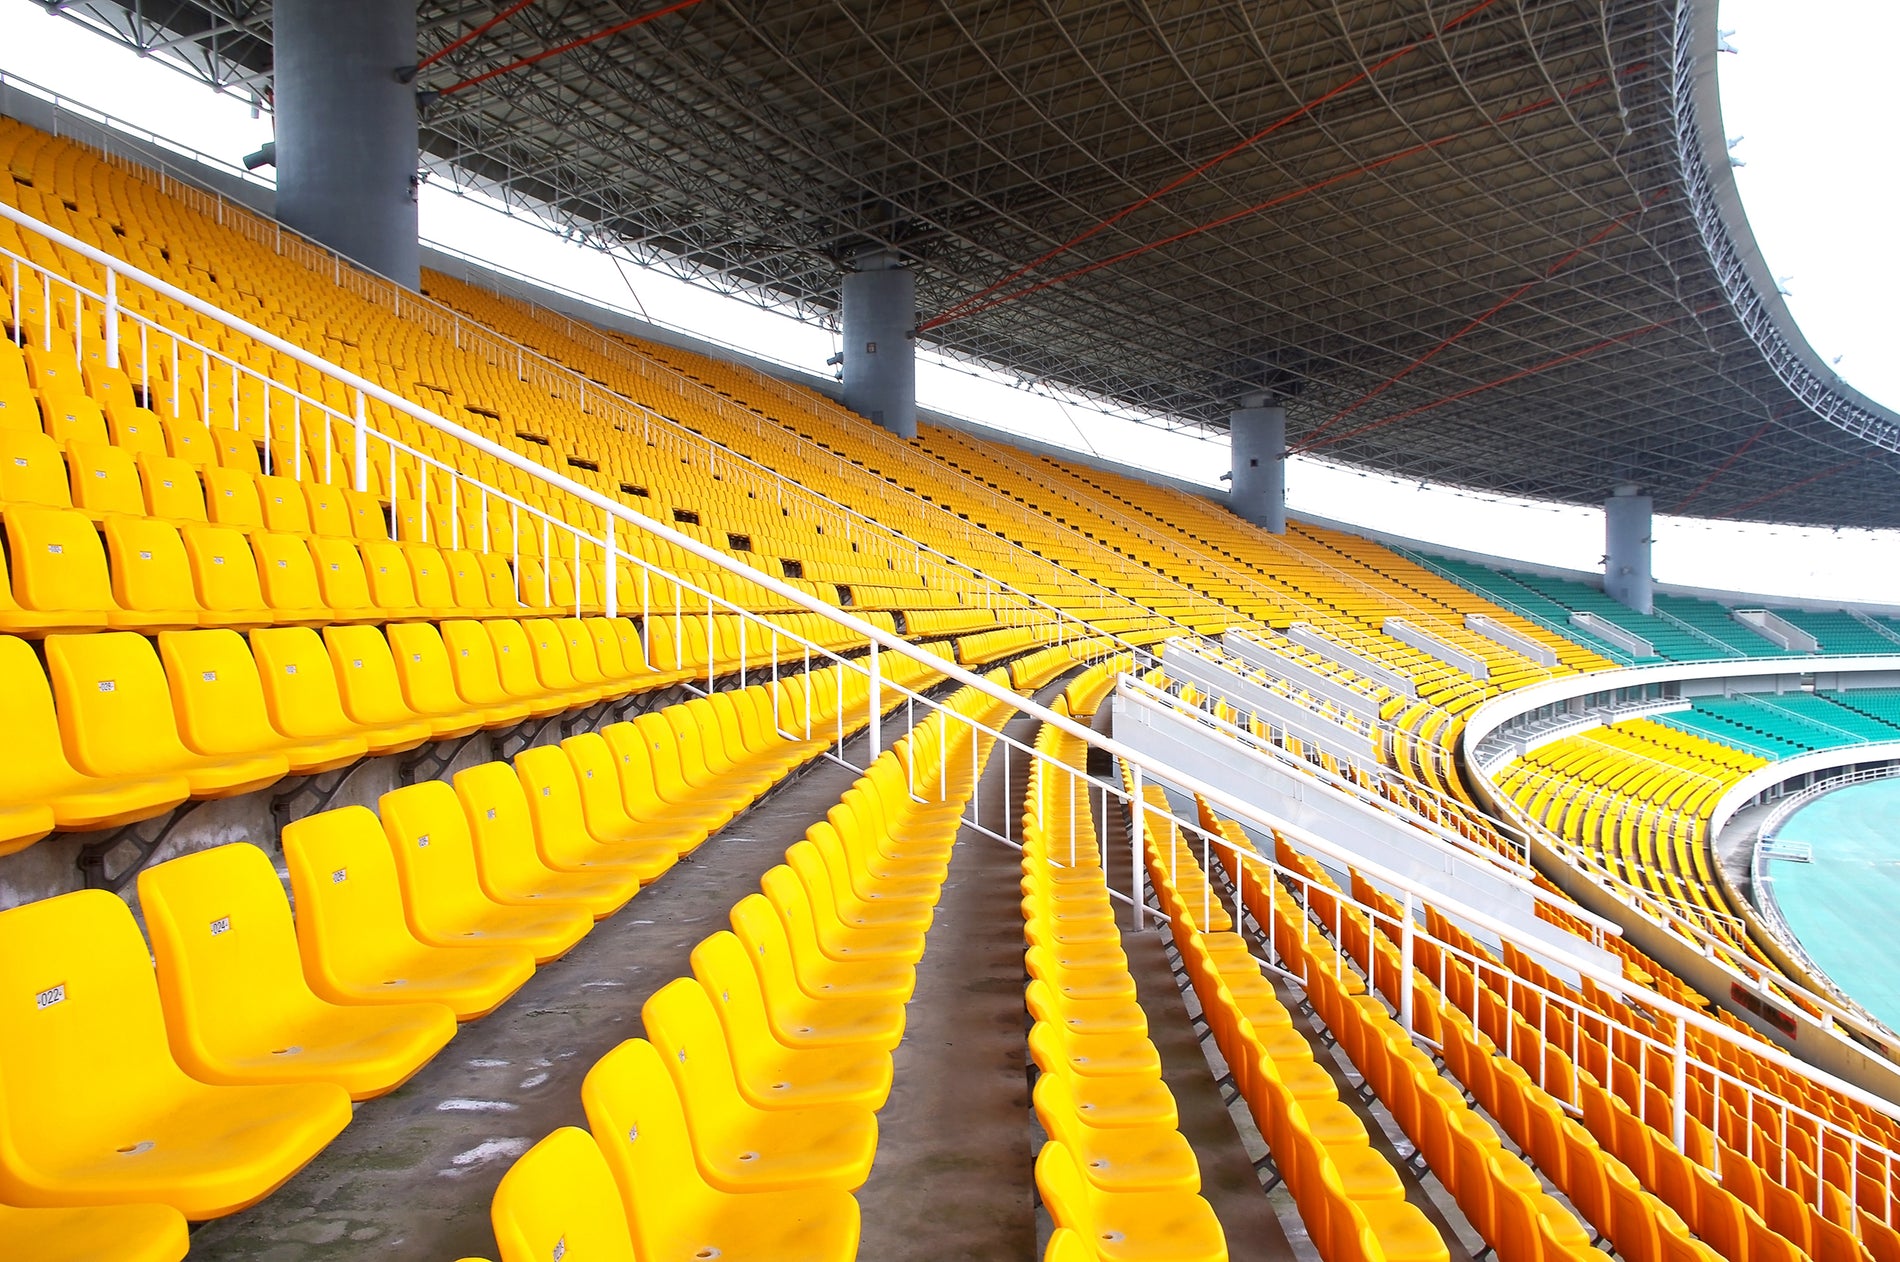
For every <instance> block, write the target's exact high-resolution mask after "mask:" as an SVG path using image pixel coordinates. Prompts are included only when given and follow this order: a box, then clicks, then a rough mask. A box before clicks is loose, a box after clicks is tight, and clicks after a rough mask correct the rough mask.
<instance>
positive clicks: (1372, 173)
mask: <svg viewBox="0 0 1900 1262" xmlns="http://www.w3.org/2000/svg"><path fill="white" fill-rule="evenodd" d="M504 7H506V6H505V5H504V4H503V3H502V2H501V0H421V4H420V25H421V36H420V45H421V52H422V55H424V56H426V55H428V54H429V53H431V52H434V51H436V50H438V49H441V48H442V47H443V46H445V45H446V44H448V43H449V42H450V41H451V40H453V39H455V38H457V37H458V36H461V35H463V34H466V33H467V32H468V31H470V30H471V29H473V28H474V27H475V26H477V25H479V24H481V23H482V22H485V21H487V20H488V19H489V18H491V17H493V16H495V14H496V13H498V12H499V11H500V10H501V9H503V8H504ZM658 7H661V6H660V4H659V0H541V2H540V3H536V4H531V5H529V6H528V7H527V8H526V9H524V10H523V11H522V12H520V13H519V14H518V15H516V16H514V17H512V18H511V19H510V20H508V21H507V22H505V23H502V24H500V25H498V26H497V27H495V29H493V30H491V31H489V32H487V33H486V34H484V35H482V36H481V37H480V38H478V39H475V40H473V41H471V42H469V43H468V44H467V45H465V46H464V47H462V48H460V49H458V50H456V51H454V52H452V53H450V54H449V55H448V56H446V57H445V58H443V59H442V60H440V61H438V62H437V63H435V64H434V65H432V66H430V67H429V68H427V69H426V70H425V71H424V72H423V74H422V76H421V78H420V80H419V86H421V87H424V88H434V89H441V88H445V87H448V86H450V85H451V84H455V83H457V82H458V81H460V80H462V79H464V78H466V77H469V76H472V75H476V74H480V73H482V72H484V71H487V70H491V69H494V68H496V67H499V66H503V65H506V64H508V63H509V62H512V61H514V60H516V59H518V58H521V57H525V56H528V55H530V54H532V53H536V52H539V51H541V50H544V49H547V48H550V47H553V46H554V45H557V44H560V43H563V42H566V41H568V40H572V39H576V38H578V37H581V36H584V35H588V34H592V33H594V32H595V31H598V30H600V29H602V28H604V27H607V26H610V25H613V24H615V23H617V22H622V21H625V20H626V19H628V18H629V17H633V16H637V15H639V14H640V13H643V12H646V11H649V10H652V9H655V8H658ZM1701 7H1702V8H1703V9H1708V8H1712V4H1707V5H1703V6H1701ZM67 12H68V13H69V14H70V15H72V16H76V17H80V18H81V20H85V21H88V22H90V23H92V24H94V25H99V24H102V23H103V24H108V25H110V26H112V27H113V28H114V29H115V30H116V32H118V33H119V34H120V36H121V37H122V38H127V39H129V40H130V41H131V42H135V43H140V44H142V45H145V46H148V47H150V46H153V45H155V44H157V43H159V42H160V41H163V40H168V39H169V40H173V41H174V43H173V44H172V45H171V46H170V48H169V49H168V50H167V54H168V55H169V56H171V57H172V58H173V59H174V60H184V61H186V62H188V63H190V64H191V65H193V66H194V67H195V68H196V69H197V70H198V72H199V73H201V74H203V75H205V76H206V77H210V78H214V79H220V80H222V81H224V82H226V83H232V82H242V81H248V82H249V83H250V84H251V85H252V86H254V87H256V88H258V89H259V90H260V91H261V90H267V84H268V77H267V76H268V68H269V57H270V48H269V38H270V24H269V13H270V5H269V4H268V3H267V2H264V0H254V2H242V0H93V2H92V3H87V4H76V5H70V6H68V9H67ZM1711 22H1712V16H1711V14H1710V13H1708V12H1706V11H1703V12H1699V13H1698V12H1697V11H1696V8H1695V6H1692V5H1691V4H1689V3H1686V2H1685V3H1678V0H1595V2H1591V0H1490V2H1489V3H1484V2H1483V0H1445V2H1433V0H1251V2H1246V3H1209V2H1207V0H1041V2H1039V3H1024V2H1023V0H797V2H796V3H793V2H790V0H705V2H703V3H699V4H696V5H693V6H691V7H689V8H686V9H684V10H682V11H680V12H677V13H672V14H669V15H667V16H664V17H661V18H659V19H657V20H655V21H652V22H649V23H646V24H644V25H641V26H638V27H635V28H633V29H631V30H627V31H624V32H622V33H620V34H618V35H615V36H612V37H611V38H607V39H603V40H600V41H598V42H596V43H592V44H589V45H587V46H585V47H579V48H575V49H573V50H572V51H569V52H566V53H563V54H561V55H558V56H554V57H551V58H548V59H546V60H544V61H541V62H538V63H537V64H535V65H532V66H529V67H525V68H521V69H516V70H513V71H510V72H508V73H505V74H501V75H498V76H496V77H494V78H491V79H488V80H487V81H485V82H483V83H480V84H477V85H474V86H470V87H467V88H464V89H461V90H457V91H453V92H451V93H448V94H446V95H444V96H442V97H441V98H440V99H439V100H438V101H436V102H435V103H434V104H433V106H432V107H431V108H430V109H429V111H428V112H427V114H426V115H425V117H424V121H423V147H424V150H425V151H426V153H427V154H428V155H430V157H431V158H432V160H433V161H432V163H431V165H432V166H433V167H434V168H435V169H436V170H437V171H438V172H439V173H445V172H446V173H451V178H455V179H459V180H463V181H466V182H468V183H470V184H472V185H476V186H479V187H482V188H484V189H486V190H488V191H491V192H497V193H500V194H502V195H504V196H508V197H510V198H514V199H518V200H522V201H526V202H530V203H533V204H536V205H538V206H543V207H548V208H552V209H553V210H554V211H555V212H556V213H557V214H559V215H560V216H562V217H565V218H569V219H571V220H572V221H574V222H576V223H577V224H584V225H587V226H588V228H589V229H590V231H591V232H592V233H594V234H595V235H597V236H598V237H599V238H600V239H604V240H608V241H612V242H614V243H616V244H624V245H625V246H626V247H627V248H629V249H630V250H631V251H632V252H633V253H634V254H636V255H637V256H639V257H641V258H642V259H643V260H645V261H649V262H653V263H657V264H659V265H662V266H665V267H667V268H669V269H672V270H674V271H677V272H679V273H681V274H684V275H687V276H690V277H692V278H695V279H698V280H701V281H705V282H708V283H711V284H714V285H716V286H718V287H720V288H722V289H726V290H729V291H734V292H739V293H743V294H744V295H746V296H748V297H750V298H752V299H754V300H756V301H761V302H767V303H770V304H774V305H787V306H790V307H792V308H794V309H796V310H798V311H800V312H802V313H803V314H805V315H807V316H810V317H814V318H820V319H830V318H833V317H834V315H835V307H836V303H837V295H838V286H839V276H840V273H841V270H842V267H843V265H844V263H845V261H846V260H848V259H849V258H850V257H851V256H852V255H853V254H855V253H856V252H857V251H859V250H862V249H864V248H866V247H871V246H885V247H891V248H895V249H898V250H900V251H902V252H903V253H904V254H905V255H906V256H907V257H908V258H909V259H910V260H911V261H912V267H913V269H914V270H915V272H916V275H917V282H918V283H917V293H918V304H919V307H920V312H921V314H922V316H923V317H925V319H926V320H928V319H929V318H930V317H932V316H936V315H939V314H941V313H943V312H945V311H947V310H950V309H952V308H953V307H955V306H957V304H959V303H965V311H966V314H964V315H963V316H962V317H961V318H958V319H955V320H952V321H950V322H948V323H944V324H942V325H938V326H936V327H927V328H926V331H925V332H924V333H923V334H922V337H923V339H924V340H925V341H926V342H927V343H934V344H936V345H938V346H940V347H941V348H942V349H944V350H946V351H949V352H951V353H954V354H959V355H965V356H970V357H974V358H978V359H981V360H984V361H987V362H988V363H990V364H993V365H996V366H999V367H1002V368H1004V369H1006V370H1008V371H1011V372H1014V373H1017V374H1020V375H1021V376H1023V377H1026V378H1030V379H1035V380H1045V379H1046V380H1049V381H1051V382H1055V383H1059V384H1061V385H1064V386H1066V387H1070V388H1074V389H1078V390H1082V391H1086V392H1090V393H1093V394H1096V395H1100V396H1104V397H1107V398H1109V399H1112V400H1115V401H1118V402H1121V403H1124V404H1132V405H1134V406H1137V407H1140V408H1143V409H1147V410H1150V411H1152V412H1153V413H1155V414H1157V415H1159V416H1162V417H1166V418H1170V419H1171V420H1172V421H1174V422H1177V423H1185V424H1197V425H1205V426H1211V427H1215V428H1219V427H1222V426H1224V425H1225V423H1226V416H1227V413H1228V412H1229V410H1230V409H1231V408H1232V407H1234V406H1235V403H1236V401H1237V399H1238V398H1239V397H1240V396H1242V395H1244V394H1246V393H1248V392H1251V391H1258V390H1262V389H1266V390H1271V391H1274V392H1277V393H1279V394H1281V395H1282V396H1283V399H1284V401H1285V403H1286V404H1287V408H1288V432H1289V437H1290V439H1291V441H1292V442H1293V443H1294V445H1295V447H1296V449H1299V450H1305V451H1308V452H1310V453H1311V454H1313V455H1316V456H1321V457H1325V458H1328V459H1334V460H1339V461H1343V462H1347V463H1353V464H1359V465H1365V466H1370V467H1373V468H1377V469H1381V470H1386V471H1389V472H1392V473H1395V474H1398V475H1401V476H1404V477H1408V478H1418V479H1421V480H1428V481H1431V482H1438V483H1452V484H1457V485H1462V486H1468V487H1475V488H1480V489H1484V490H1490V491H1496V492H1502V493H1506V494H1512V495H1522V496H1529V497H1534V498H1545V499H1554V500H1560V501H1568V502H1594V501H1597V500H1600V499H1601V498H1602V497H1603V495H1604V494H1605V493H1606V492H1607V490H1608V489H1609V488H1610V486H1611V485H1612V484H1614V483H1617V482H1623V481H1630V482H1636V483H1639V484H1641V485H1642V486H1643V487H1644V488H1645V489H1646V490H1648V491H1650V492H1651V493H1653V494H1654V496H1655V498H1656V504H1657V508H1658V510H1659V511H1664V512H1683V511H1686V512H1690V513H1693V514H1696V515H1707V516H1732V517H1737V518H1744V519H1760V520H1779V521H1798V522H1808V523H1818V524H1826V525H1855V526H1875V525H1878V526H1894V525H1900V496H1896V495H1895V494H1894V491H1893V489H1892V488H1893V487H1894V485H1895V482H1894V478H1895V475H1896V473H1900V456H1897V455H1896V454H1895V451H1896V449H1900V429H1896V427H1895V418H1894V417H1892V416H1891V415H1890V414H1886V413H1883V412H1880V411H1878V410H1875V409H1872V408H1869V407H1865V406H1862V405H1861V402H1862V401H1858V400H1855V399H1850V398H1848V397H1846V396H1845V394H1844V392H1842V391H1841V390H1839V389H1838V387H1837V383H1833V382H1831V381H1825V380H1822V379H1820V378H1818V377H1817V376H1816V374H1814V373H1813V372H1811V371H1810V366H1811V364H1812V356H1811V354H1805V355H1804V354H1803V353H1797V352H1805V347H1802V346H1799V344H1798V337H1797V335H1793V334H1791V333H1789V332H1788V330H1787V329H1786V327H1785V322H1782V321H1780V320H1778V319H1777V318H1775V316H1773V315H1770V314H1768V312H1767V308H1768V307H1771V306H1772V307H1773V308H1774V309H1775V310H1776V311H1778V310H1779V308H1778V304H1774V303H1770V302H1766V301H1765V300H1764V299H1763V297H1762V295H1760V294H1759V293H1758V292H1757V290H1756V288H1755V287H1754V286H1753V285H1751V284H1750V282H1749V280H1748V276H1747V274H1746V273H1747V269H1746V268H1744V267H1743V266H1742V265H1741V264H1740V263H1739V262H1738V261H1737V259H1738V254H1737V244H1738V243H1737V242H1735V241H1733V240H1732V239H1731V233H1732V232H1733V231H1734V230H1735V220H1736V216H1735V215H1734V214H1733V213H1730V214H1728V215H1727V216H1724V215H1722V214H1720V213H1717V211H1716V206H1717V204H1718V203H1719V201H1720V199H1721V198H1722V197H1723V196H1729V197H1731V198H1732V188H1733V185H1732V181H1729V180H1728V178H1727V173H1726V170H1725V169H1724V170H1720V171H1709V170H1707V169H1705V167H1704V163H1703V160H1702V140H1701V139H1700V136H1699V133H1698V123H1700V125H1701V126H1703V127H1706V128H1708V129H1710V130H1711V131H1715V132H1717V133H1718V134H1719V120H1718V119H1714V118H1702V119H1698V118H1697V113H1698V111H1697V109H1696V108H1695V103H1694V99H1695V98H1697V97H1698V95H1699V94H1700V96H1701V98H1702V99H1704V100H1706V99H1707V96H1708V93H1707V87H1708V83H1707V76H1710V75H1713V73H1714V68H1713V66H1712V65H1710V64H1708V63H1709V62H1710V61H1711V60H1712V58H1711V57H1710V56H1704V55H1702V54H1700V53H1698V52H1696V51H1695V50H1694V49H1693V48H1692V45H1693V43H1694V37H1695V36H1696V34H1697V30H1693V29H1691V28H1692V27H1697V26H1698V24H1701V27H1707V28H1708V29H1709V30H1710V31H1712V27H1709V26H1708V24H1709V23H1711ZM1698 29H1700V28H1698ZM179 36H184V37H186V38H185V39H183V40H182V41H179V40H178V37H179ZM1700 112H1701V113H1704V114H1706V113H1707V112H1708V111H1707V108H1706V106H1705V107H1704V108H1703V109H1702V110H1701V111H1700ZM1276 123H1278V124H1279V125H1278V126H1277V127H1274V129H1273V130H1272V131H1271V132H1270V134H1269V135H1267V136H1266V137H1265V138H1263V139H1260V140H1258V141H1257V142H1256V143H1252V144H1247V143H1244V142H1246V141H1248V140H1249V138H1252V137H1255V136H1256V135H1257V134H1258V133H1260V132H1262V131H1263V130H1264V129H1267V128H1269V127H1270V126H1271V125H1273V124H1276ZM1230 149H1233V150H1235V152H1233V153H1232V155H1231V156H1229V157H1227V158H1226V159H1225V160H1223V161H1220V162H1219V163H1218V164H1216V165H1214V166H1212V167H1211V168H1210V169H1208V170H1206V171H1205V172H1204V173H1202V174H1199V175H1197V176H1194V177H1193V178H1189V179H1186V180H1182V178H1181V177H1183V176H1186V175H1188V173H1189V172H1191V171H1193V170H1194V169H1195V168H1197V167H1199V166H1201V165H1202V164H1204V163H1206V162H1208V160H1209V159H1212V158H1215V157H1216V156H1217V155H1220V154H1222V153H1224V152H1226V151H1228V150H1230ZM1717 151H1718V152H1719V146H1718V147H1717ZM1177 181H1179V183H1178V186H1177V187H1173V188H1172V189H1171V191H1168V192H1166V193H1165V194H1163V195H1162V196H1159V197H1154V198H1152V199H1151V200H1147V201H1145V202H1144V201H1143V199H1146V198H1149V195H1150V194H1152V193H1154V192H1155V191H1156V190H1158V189H1161V188H1163V187H1164V186H1168V185H1171V184H1175V183H1176V182H1177ZM1131 206H1134V207H1135V208H1134V209H1132V210H1129V211H1128V213H1126V214H1125V215H1123V216H1122V217H1120V218H1119V219H1118V220H1116V221H1115V222H1114V223H1112V224H1110V225H1108V226H1106V227H1101V228H1100V230H1099V231H1097V232H1095V233H1094V235H1092V236H1089V237H1088V238H1087V239H1086V240H1083V241H1081V242H1080V243H1078V244H1074V245H1073V246H1072V247H1071V248H1069V249H1068V250H1066V251H1064V252H1062V253H1061V254H1060V255H1059V256H1058V257H1056V258H1053V259H1050V260H1049V261H1048V262H1046V263H1044V264H1043V265H1041V266H1039V267H1036V268H1034V269H1033V270H1031V271H1028V272H1027V273H1024V274H1023V276H1022V278H1021V279H1019V280H1017V281H1015V282H1013V283H1012V284H1010V285H1006V286H1004V287H1003V288H1001V289H997V290H995V291H994V292H991V293H989V294H988V296H987V297H985V298H984V299H983V300H982V301H980V302H977V303H974V304H972V303H968V302H966V300H968V299H970V298H971V297H972V296H973V295H978V294H981V293H983V292H984V291H986V290H988V289H990V287H991V286H993V285H995V284H996V283H997V282H999V281H1002V280H1003V279H1004V278H1005V277H1008V276H1010V275H1011V274H1012V273H1015V272H1017V271H1018V270H1019V269H1020V268H1022V267H1023V266H1024V265H1026V264H1030V263H1032V262H1033V261H1035V260H1037V259H1039V258H1041V257H1042V256H1044V255H1045V254H1047V253H1048V252H1049V251H1051V250H1053V249H1055V248H1056V247H1058V246H1060V245H1062V244H1064V243H1066V242H1071V241H1072V240H1073V239H1074V238H1076V237H1078V236H1080V235H1081V234H1084V233H1085V232H1088V231H1089V230H1090V229H1092V228H1097V227H1098V226H1099V225H1101V223H1102V221H1103V220H1105V219H1107V218H1109V217H1110V216H1113V215H1115V214H1116V212H1118V211H1123V210H1125V209H1127V208H1129V207H1131ZM1740 231H1742V232H1743V233H1745V227H1744V228H1742V229H1740ZM1741 245H1742V248H1743V251H1744V252H1747V253H1752V243H1746V242H1743V243H1741ZM1131 252H1134V253H1131ZM1091 265H1099V266H1091ZM999 300H1000V301H999ZM1791 339H1793V340H1794V341H1795V342H1796V343H1797V344H1796V346H1795V348H1794V349H1791V348H1790V345H1789V342H1790V340H1791ZM1341 512H1342V513H1348V512H1349V510H1348V509H1345V508H1342V509H1341Z"/></svg>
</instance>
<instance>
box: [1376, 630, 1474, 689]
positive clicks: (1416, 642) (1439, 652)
mask: <svg viewBox="0 0 1900 1262" xmlns="http://www.w3.org/2000/svg"><path fill="white" fill-rule="evenodd" d="M1379 630H1381V631H1383V632H1385V633H1386V634H1387V635H1389V636H1391V637H1392V638H1393V639H1395V640H1397V641H1398V642H1399V643H1400V644H1409V645H1411V646H1412V647H1413V648H1415V649H1418V650H1420V651H1421V652H1425V653H1430V654H1431V655H1432V656H1433V657H1435V658H1437V659H1438V660H1439V661H1441V662H1443V663H1445V665H1447V666H1449V667H1451V668H1452V669H1453V670H1461V671H1463V672H1464V673H1465V674H1467V675H1469V676H1471V677H1472V678H1473V679H1489V678H1491V666H1490V664H1489V663H1488V662H1486V661H1485V660H1484V659H1483V658H1481V657H1474V656H1473V655H1471V654H1470V653H1467V652H1465V651H1464V650H1463V649H1460V648H1453V647H1452V646H1451V645H1449V644H1447V643H1445V642H1444V641H1443V640H1441V639H1439V638H1438V637H1437V636H1435V635H1431V634H1429V633H1427V632H1425V631H1421V630H1419V629H1418V628H1417V627H1415V626H1413V625H1412V624H1411V623H1409V622H1407V621H1406V620H1405V619H1403V618H1387V619H1386V620H1385V622H1384V624H1383V625H1381V626H1380V628H1379Z"/></svg>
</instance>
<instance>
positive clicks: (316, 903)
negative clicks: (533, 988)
mask: <svg viewBox="0 0 1900 1262" xmlns="http://www.w3.org/2000/svg"><path fill="white" fill-rule="evenodd" d="M283 846H284V859H285V862H286V863H287V864H288V866H289V868H290V886H291V891H292V894H293V895H294V897H295V900H296V905H297V950H298V953H299V955H301V956H302V958H303V971H304V976H305V977H306V978H307V979H308V980H309V982H310V988H311V989H312V990H314V991H315V992H316V993H317V994H318V995H320V996H322V997H323V998H325V999H328V1000H329V1001H330V1002H332V1003H385V1004H387V1003H400V1004H409V1003H441V1004H446V1005H447V1006H448V1007H449V1008H451V1009H453V1010H454V1012H455V1015H456V1019H457V1020H461V1021H471V1020H474V1019H475V1018H476V1017H480V1016H484V1015H486V1014H488V1013H490V1012H493V1011H494V1010H495V1009H496V1008H497V1007H499V1006H500V1005H501V1003H502V1002H503V1001H504V1000H506V999H507V998H508V996H510V995H512V994H514V993H515V991H517V990H519V989H520V988H521V986H522V984H523V983H524V982H526V981H527V980H528V978H529V977H531V976H532V975H533V974H534V956H533V953H532V952H529V951H527V950H524V949H523V948H520V947H505V946H457V947H436V946H429V945H427V944H425V943H422V942H419V941H417V939H416V937H415V935H413V934H412V933H410V931H409V926H408V924H407V922H406V921H405V919H404V916H403V906H402V890H401V887H400V885H399V883H398V881H397V877H396V861H395V860H394V859H393V858H392V857H391V856H390V853H389V842H388V840H387V839H386V838H385V837H384V836H383V829H382V824H381V822H380V821H378V820H377V818H376V816H375V814H374V813H373V812H372V811H370V810H369V809H368V808H367V807H362V806H346V807H343V808H341V809H339V810H333V811H325V812H323V813H322V814H320V815H311V816H308V817H306V818H304V819H300V820H297V821H295V822H294V823H292V824H290V825H288V826H287V827H285V829H284V833H283Z"/></svg>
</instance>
